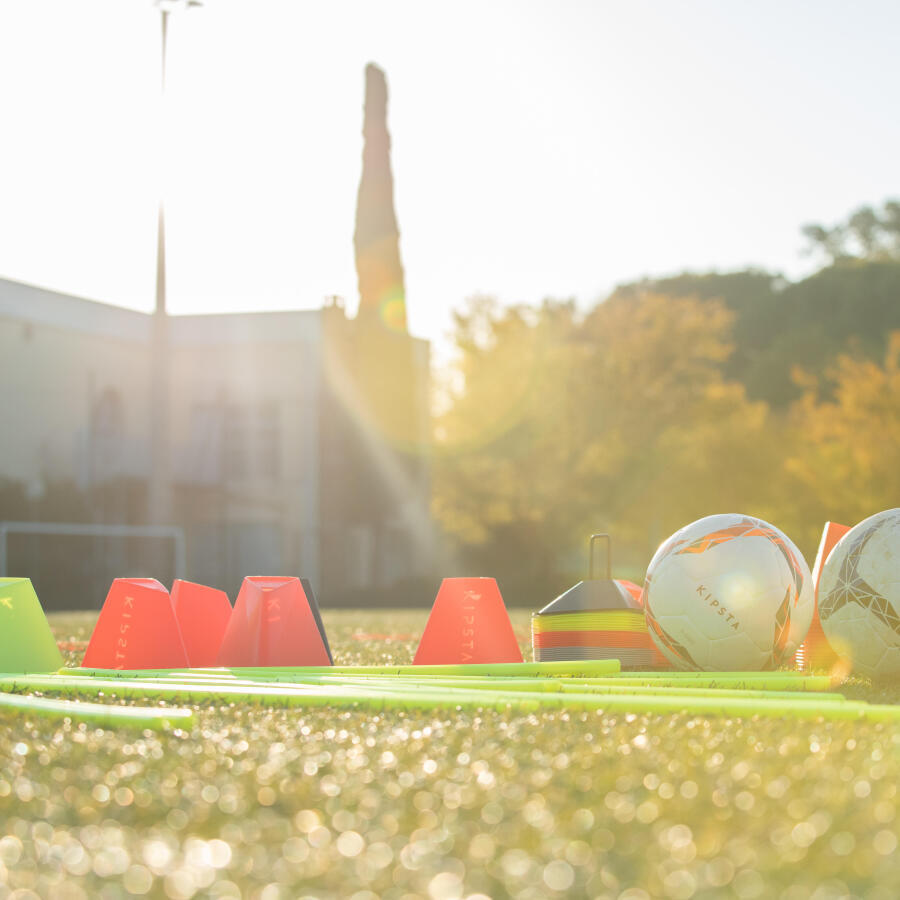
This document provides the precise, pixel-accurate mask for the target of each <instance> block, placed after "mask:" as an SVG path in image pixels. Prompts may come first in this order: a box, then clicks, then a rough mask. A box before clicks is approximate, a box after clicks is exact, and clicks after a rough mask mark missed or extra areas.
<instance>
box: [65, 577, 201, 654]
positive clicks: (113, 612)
mask: <svg viewBox="0 0 900 900" xmlns="http://www.w3.org/2000/svg"><path fill="white" fill-rule="evenodd" d="M82 665H83V666H85V668H89V669H181V668H185V667H187V665H188V657H187V653H186V652H185V649H184V642H183V641H182V639H181V630H180V629H179V627H178V622H177V620H176V619H175V610H174V609H173V608H172V600H171V598H170V597H169V592H168V591H167V590H166V589H165V588H164V587H163V586H162V585H161V584H160V583H159V582H158V581H157V580H156V579H155V578H117V579H116V580H115V581H113V583H112V586H111V587H110V589H109V593H108V594H107V595H106V602H105V603H104V604H103V609H101V610H100V617H99V618H98V619H97V624H96V625H95V626H94V633H93V634H92V635H91V640H90V643H88V648H87V650H86V651H85V654H84V662H83V663H82Z"/></svg>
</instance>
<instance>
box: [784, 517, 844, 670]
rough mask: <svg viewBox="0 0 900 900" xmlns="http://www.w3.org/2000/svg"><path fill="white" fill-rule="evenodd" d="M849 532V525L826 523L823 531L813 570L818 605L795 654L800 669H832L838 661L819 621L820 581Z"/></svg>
mask: <svg viewBox="0 0 900 900" xmlns="http://www.w3.org/2000/svg"><path fill="white" fill-rule="evenodd" d="M849 530H850V527H849V526H848V525H839V524H838V523H837V522H826V523H825V528H824V529H822V539H821V540H820V541H819V551H818V553H816V561H815V563H814V564H813V570H812V582H813V591H814V595H815V598H816V605H815V608H814V609H813V617H812V622H811V623H810V626H809V631H807V632H806V639H805V640H804V641H803V643H802V644H801V645H800V647H799V648H798V649H797V652H796V653H795V654H794V665H795V667H796V668H798V669H809V668H816V669H821V668H830V667H831V666H833V665H834V664H835V663H836V662H837V661H838V656H837V654H836V653H835V652H834V650H833V649H832V647H831V644H829V643H828V638H826V637H825V632H824V631H823V630H822V623H821V621H820V620H819V579H820V578H821V577H822V567H823V566H824V565H825V560H826V559H828V556H829V554H830V553H831V551H832V550H834V548H835V545H836V544H837V542H838V541H839V540H840V539H841V538H842V537H843V536H844V535H845V534H846V533H847V532H848V531H849Z"/></svg>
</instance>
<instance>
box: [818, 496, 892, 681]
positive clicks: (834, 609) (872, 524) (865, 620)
mask: <svg viewBox="0 0 900 900" xmlns="http://www.w3.org/2000/svg"><path fill="white" fill-rule="evenodd" d="M819 619H820V620H821V622H822V630H823V631H824V632H825V637H826V638H828V643H829V644H831V646H832V647H833V648H834V650H835V652H836V653H837V654H838V655H840V656H842V657H844V658H846V659H848V660H849V661H850V663H851V664H852V666H853V668H854V670H856V671H859V672H862V673H863V674H865V675H873V676H876V677H888V676H897V675H900V509H887V510H885V511H884V512H880V513H877V514H876V515H874V516H870V517H869V518H868V519H864V520H863V521H862V522H860V523H859V524H858V525H854V527H853V528H851V529H850V530H849V531H848V532H847V533H846V534H845V535H844V536H843V537H842V538H841V539H840V541H838V543H837V544H836V545H835V547H834V550H832V551H831V553H830V554H829V555H828V559H826V560H825V565H824V566H823V567H822V576H821V578H820V579H819Z"/></svg>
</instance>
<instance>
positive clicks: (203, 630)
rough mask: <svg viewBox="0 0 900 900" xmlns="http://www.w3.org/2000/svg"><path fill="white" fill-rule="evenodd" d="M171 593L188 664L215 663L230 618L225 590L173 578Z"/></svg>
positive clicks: (195, 665)
mask: <svg viewBox="0 0 900 900" xmlns="http://www.w3.org/2000/svg"><path fill="white" fill-rule="evenodd" d="M171 596H172V607H173V609H174V610H175V618H176V619H177V621H178V627H179V628H180V629H181V639H182V640H183V641H184V649H185V650H186V651H187V656H188V661H189V663H190V665H191V666H192V667H193V668H206V667H208V666H214V665H215V664H216V657H217V656H218V655H219V647H220V646H221V645H222V637H223V636H224V634H225V628H226V627H227V626H228V620H229V619H230V618H231V603H230V602H229V600H228V594H226V593H225V591H220V590H218V589H216V588H212V587H207V586H206V585H205V584H195V583H194V582H193V581H182V580H181V579H180V578H176V579H175V581H174V582H172V593H171Z"/></svg>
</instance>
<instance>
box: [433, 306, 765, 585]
mask: <svg viewBox="0 0 900 900" xmlns="http://www.w3.org/2000/svg"><path fill="white" fill-rule="evenodd" d="M732 319H733V315H732V314H731V313H730V312H729V311H728V310H727V309H726V308H725V307H724V305H723V304H721V303H718V302H715V301H703V300H698V299H696V298H678V299H674V298H669V297H664V296H660V295H654V294H641V295H635V296H632V297H629V298H623V297H619V298H614V299H611V300H610V301H608V302H606V303H602V304H599V305H598V306H597V307H595V308H594V309H593V310H592V311H591V312H590V313H589V314H588V315H587V316H586V317H585V318H584V319H583V320H579V318H578V317H577V316H576V314H575V309H574V306H573V305H572V304H571V303H559V302H551V301H548V302H545V303H544V304H543V305H542V306H541V307H540V308H537V309H534V308H529V307H523V306H519V307H513V308H511V309H505V310H504V309H501V308H500V307H499V306H498V305H497V304H496V303H495V302H493V301H490V300H484V299H482V300H479V301H477V302H476V303H474V304H473V305H471V306H470V308H469V310H468V312H467V313H465V314H461V315H460V316H458V318H457V333H456V343H457V348H458V352H459V357H458V361H457V369H456V373H457V376H458V385H457V390H456V392H455V394H454V395H453V397H452V398H451V402H450V403H449V406H448V409H447V410H446V412H445V413H444V414H443V415H442V416H440V417H439V420H438V423H437V424H438V431H437V447H438V450H439V454H438V458H437V464H436V470H435V514H436V516H437V518H438V519H439V521H440V522H441V523H442V524H443V526H444V528H445V530H446V532H447V533H448V534H449V535H450V536H451V537H452V538H454V539H455V541H456V542H457V545H458V547H459V548H460V551H461V554H462V556H463V557H464V558H465V559H466V560H471V561H477V562H480V563H482V564H487V563H488V562H489V563H490V566H491V568H490V571H492V572H495V573H508V575H509V576H510V577H511V576H512V575H513V573H520V574H521V575H522V579H523V582H524V581H528V582H529V583H530V584H531V585H538V584H541V585H550V584H551V583H553V581H554V579H557V580H559V579H561V580H562V583H561V584H558V585H557V586H559V587H562V586H564V584H565V581H566V580H567V579H570V578H571V577H572V575H573V574H577V573H578V571H579V570H581V569H582V568H583V565H584V560H583V547H584V541H585V538H586V536H587V535H588V534H589V533H591V532H592V531H598V530H601V531H602V530H610V531H612V533H613V534H614V535H615V539H616V547H617V557H618V558H619V560H620V561H621V560H624V561H625V562H626V563H629V562H630V563H631V564H632V566H633V567H634V568H635V569H637V570H638V574H640V573H642V571H643V566H645V565H646V563H647V561H648V559H649V555H650V553H651V552H652V550H653V549H654V548H655V546H656V544H657V543H658V542H659V541H661V540H662V539H663V538H665V537H666V536H667V535H668V534H669V533H670V532H671V531H674V530H675V529H677V528H678V527H680V526H682V525H684V524H685V523H686V522H687V521H690V519H691V518H697V517H698V516H699V515H705V514H707V513H710V512H715V511H721V503H723V502H726V501H727V503H728V504H729V505H730V504H737V506H739V507H741V508H742V509H744V510H745V511H750V509H749V508H748V503H749V501H750V499H751V498H752V496H753V491H754V488H755V487H757V486H758V482H759V481H760V480H761V481H762V482H765V472H764V465H763V462H764V460H765V458H766V457H767V453H766V452H764V451H765V448H766V447H769V446H771V444H772V442H770V441H767V440H765V439H764V437H763V434H764V431H765V429H766V428H767V427H768V420H767V418H766V410H765V407H764V405H762V404H751V403H749V402H748V401H747V399H746V397H745V395H744V392H743V389H742V388H741V386H740V385H737V384H730V383H728V382H725V381H724V380H723V378H722V374H721V365H722V363H723V361H724V360H725V359H726V358H727V356H728V353H729V352H730V343H729V340H728V332H729V329H730V327H731V322H732ZM723 421H724V422H727V423H728V424H729V429H722V428H718V429H717V425H721V424H722V422H723ZM755 508H756V507H755ZM565 572H568V574H566V575H565V577H563V576H562V573H565ZM523 589H524V585H523ZM520 596H521V595H520ZM538 599H540V598H538Z"/></svg>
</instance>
